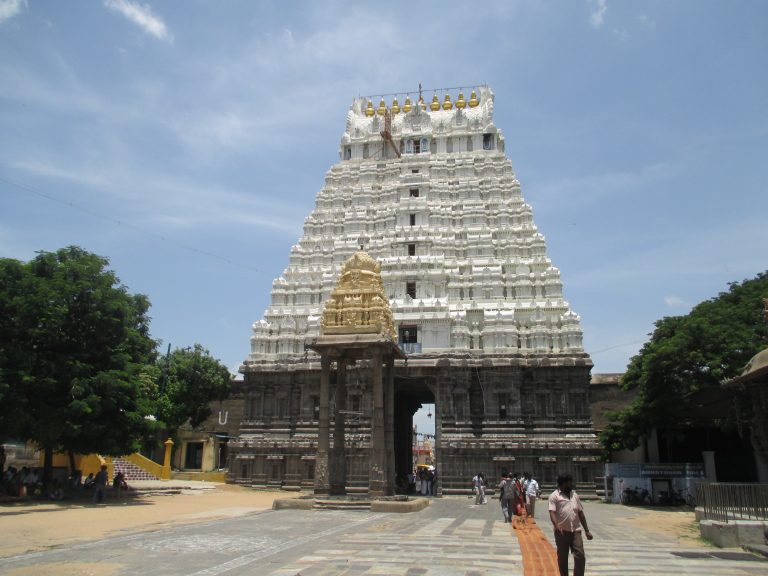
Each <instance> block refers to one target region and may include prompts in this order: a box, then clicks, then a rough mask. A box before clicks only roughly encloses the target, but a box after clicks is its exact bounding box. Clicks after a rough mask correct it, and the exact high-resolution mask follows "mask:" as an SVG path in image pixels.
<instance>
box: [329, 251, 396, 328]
mask: <svg viewBox="0 0 768 576" xmlns="http://www.w3.org/2000/svg"><path fill="white" fill-rule="evenodd" d="M320 334H321V335H326V334H341V335H350V334H381V335H383V336H387V337H389V338H391V339H392V340H393V341H395V342H396V341H397V331H396V330H395V324H394V318H393V316H392V310H391V309H390V307H389V302H388V301H387V296H386V294H385V291H384V282H383V281H382V279H381V265H380V264H379V263H378V262H376V260H374V259H373V258H371V256H370V255H369V254H367V253H366V252H363V251H362V250H360V251H359V252H355V253H354V254H353V255H352V256H351V257H350V258H348V259H347V261H346V262H344V265H343V266H342V268H341V276H339V279H338V281H337V283H336V288H335V289H334V290H333V291H332V292H331V297H330V298H329V299H328V301H327V302H326V303H325V308H324V309H323V313H322V316H321V319H320Z"/></svg>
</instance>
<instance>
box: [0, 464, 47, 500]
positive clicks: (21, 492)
mask: <svg viewBox="0 0 768 576" xmlns="http://www.w3.org/2000/svg"><path fill="white" fill-rule="evenodd" d="M42 488H43V483H42V481H41V479H40V477H39V476H38V474H37V471H35V469H34V468H27V467H26V466H24V467H23V468H22V469H21V470H19V469H17V468H16V467H15V466H9V467H8V469H7V470H6V471H5V472H4V473H3V477H2V490H3V492H5V493H6V494H8V495H9V496H34V495H35V494H39V493H40V491H41V490H42Z"/></svg>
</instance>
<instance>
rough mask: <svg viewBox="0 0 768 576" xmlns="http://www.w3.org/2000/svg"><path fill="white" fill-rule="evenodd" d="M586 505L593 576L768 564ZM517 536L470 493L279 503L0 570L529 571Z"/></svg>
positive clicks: (760, 570)
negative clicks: (377, 509) (362, 503)
mask: <svg viewBox="0 0 768 576" xmlns="http://www.w3.org/2000/svg"><path fill="white" fill-rule="evenodd" d="M585 506H586V513H587V517H588V519H589V520H590V528H592V530H593V533H594V534H595V540H593V541H592V542H587V543H586V548H587V573H588V574H617V575H619V574H621V575H625V574H635V573H640V572H642V573H643V574H644V575H648V574H706V575H712V576H741V575H747V574H750V575H759V574H765V575H768V561H764V560H758V559H756V558H755V557H752V556H748V555H747V556H744V555H743V554H742V555H741V556H739V557H740V558H746V559H739V560H734V559H731V560H727V559H723V558H717V557H714V556H713V555H712V554H713V553H715V552H717V550H716V549H710V548H691V547H687V548H686V547H680V546H678V545H677V544H676V543H673V542H670V541H668V539H665V537H664V536H661V535H658V534H655V533H651V532H649V531H645V530H642V529H637V528H636V527H634V528H633V527H632V526H630V525H628V524H626V523H625V522H622V520H621V518H622V516H625V515H627V514H632V513H637V512H636V511H633V510H632V509H627V508H624V507H620V506H610V505H604V504H592V503H588V504H586V505H585ZM538 508H539V509H538V510H537V519H538V521H539V526H540V527H541V528H542V531H543V534H544V536H545V538H551V530H550V529H549V523H548V521H547V520H546V518H547V514H546V509H545V508H546V506H544V505H540V506H538ZM108 510H109V509H107V508H105V517H104V522H105V525H107V524H108V523H109V517H108V514H109V513H111V512H109V511H108ZM532 533H533V532H531V533H530V534H532ZM513 534H514V533H513V531H512V530H511V528H510V525H509V524H504V523H503V522H502V520H501V512H500V510H499V506H498V502H497V501H495V500H491V501H489V504H488V505H486V506H474V504H473V501H472V500H471V499H468V498H442V499H435V500H433V501H432V505H431V506H430V507H428V508H427V509H425V510H423V511H422V512H419V513H415V514H370V513H365V512H349V511H327V512H326V511H324V512H318V511H304V510H280V511H268V512H263V513H259V514H252V515H249V516H244V517H239V518H234V519H225V520H216V521H211V522H206V523H202V524H195V525H185V526H174V527H168V528H164V529H161V530H157V531H155V532H145V533H139V534H132V535H128V536H119V537H114V538H108V539H104V540H100V541H96V542H92V543H87V544H76V545H70V546H63V547H59V548H55V549H52V550H49V551H44V552H36V553H30V554H25V555H20V556H15V557H9V558H4V559H0V574H7V575H9V576H14V575H19V574H33V573H35V574H36V573H40V574H43V573H54V574H59V573H64V572H53V571H52V570H53V569H54V568H56V569H58V570H61V569H62V568H63V567H66V566H67V565H68V564H71V565H72V566H75V565H76V564H77V563H82V562H88V563H90V564H89V565H90V566H94V565H101V566H104V567H107V566H109V567H111V568H110V571H109V572H107V571H104V572H91V573H93V574H102V573H103V574H110V575H116V574H119V575H127V574H148V575H161V576H166V575H167V576H172V575H181V574H183V575H195V576H215V575H218V574H226V575H244V574H253V575H258V576H325V575H347V576H373V575H387V576H434V575H440V576H454V575H455V576H495V575H501V574H505V575H522V574H523V559H522V556H521V550H520V546H519V543H518V542H519V540H518V538H516V537H515V536H514V535H513ZM523 541H524V540H523ZM543 544H545V542H544V541H542V542H540V543H538V544H536V547H539V548H538V549H540V546H541V545H543ZM524 545H525V542H524ZM686 553H688V555H689V556H690V554H692V553H695V555H697V556H698V557H693V558H692V557H686V556H685V554H686ZM737 553H738V552H737ZM532 570H537V568H536V565H535V563H534V564H531V563H530V562H529V563H526V570H525V576H543V575H542V574H541V572H538V571H534V572H531V571H532ZM70 573H74V572H70ZM545 574H546V573H545Z"/></svg>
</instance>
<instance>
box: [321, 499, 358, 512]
mask: <svg viewBox="0 0 768 576" xmlns="http://www.w3.org/2000/svg"><path fill="white" fill-rule="evenodd" d="M312 509H313V510H352V511H361V512H369V511H370V510H371V502H370V500H359V501H355V500H315V502H314V504H313V505H312Z"/></svg>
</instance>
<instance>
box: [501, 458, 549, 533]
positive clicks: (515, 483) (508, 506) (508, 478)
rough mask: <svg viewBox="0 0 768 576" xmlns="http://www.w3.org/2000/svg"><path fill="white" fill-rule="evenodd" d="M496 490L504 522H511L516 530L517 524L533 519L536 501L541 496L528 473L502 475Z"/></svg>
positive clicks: (537, 486) (534, 481) (536, 483)
mask: <svg viewBox="0 0 768 576" xmlns="http://www.w3.org/2000/svg"><path fill="white" fill-rule="evenodd" d="M497 488H498V491H499V501H500V504H501V511H502V514H503V515H504V522H511V523H512V527H513V528H515V529H516V528H517V524H518V523H519V522H525V521H526V519H527V518H533V517H534V514H535V512H536V499H537V498H538V497H539V496H540V495H541V489H540V488H539V483H538V482H537V481H536V480H535V479H534V478H533V477H532V476H531V475H530V474H529V473H528V472H523V474H522V475H520V474H517V473H511V474H510V473H508V474H502V477H501V481H500V482H499V484H498V487H497ZM534 522H535V521H534Z"/></svg>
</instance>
